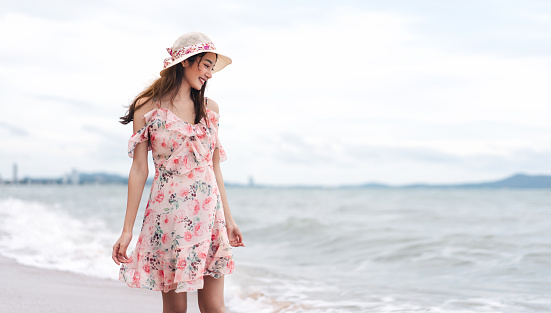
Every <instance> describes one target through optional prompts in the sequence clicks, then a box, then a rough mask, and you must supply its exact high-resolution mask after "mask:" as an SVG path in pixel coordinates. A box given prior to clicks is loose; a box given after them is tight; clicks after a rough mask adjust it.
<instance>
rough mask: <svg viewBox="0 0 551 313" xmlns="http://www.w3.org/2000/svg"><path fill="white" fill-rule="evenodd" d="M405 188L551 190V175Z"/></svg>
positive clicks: (520, 175) (518, 176) (416, 185)
mask: <svg viewBox="0 0 551 313" xmlns="http://www.w3.org/2000/svg"><path fill="white" fill-rule="evenodd" d="M402 187H404V188H551V175H526V174H515V175H513V176H511V177H508V178H505V179H502V180H498V181H493V182H485V183H464V184H453V185H428V184H413V185H405V186H402Z"/></svg>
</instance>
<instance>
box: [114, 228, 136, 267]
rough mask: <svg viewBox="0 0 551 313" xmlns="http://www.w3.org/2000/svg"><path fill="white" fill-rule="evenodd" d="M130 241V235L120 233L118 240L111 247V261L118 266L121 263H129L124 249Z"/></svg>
mask: <svg viewBox="0 0 551 313" xmlns="http://www.w3.org/2000/svg"><path fill="white" fill-rule="evenodd" d="M131 240H132V233H124V232H123V233H122V234H121V236H120V238H119V240H117V242H115V245H114V246H113V261H115V263H117V265H120V264H121V263H128V262H130V260H129V258H128V256H127V255H126V248H128V245H129V244H130V241H131Z"/></svg>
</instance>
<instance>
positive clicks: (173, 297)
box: [161, 290, 187, 313]
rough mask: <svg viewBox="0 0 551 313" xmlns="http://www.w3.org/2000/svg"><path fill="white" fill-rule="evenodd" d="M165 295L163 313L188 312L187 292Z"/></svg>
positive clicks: (166, 293)
mask: <svg viewBox="0 0 551 313" xmlns="http://www.w3.org/2000/svg"><path fill="white" fill-rule="evenodd" d="M161 294H162V295H163V313H186V310H187V292H178V293H176V292H174V290H170V291H169V292H162V291H161Z"/></svg>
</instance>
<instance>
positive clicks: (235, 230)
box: [212, 150, 245, 247]
mask: <svg viewBox="0 0 551 313" xmlns="http://www.w3.org/2000/svg"><path fill="white" fill-rule="evenodd" d="M214 152H215V153H214V156H213V157H212V163H213V164H212V165H213V169H214V175H215V176H216V183H217V184H218V190H219V191H220V198H222V206H223V207H224V216H225V218H226V229H227V230H228V238H229V239H230V245H231V246H232V247H244V246H245V244H244V243H243V235H241V230H239V227H238V226H237V224H236V223H235V221H234V220H233V217H232V215H231V212H230V207H229V205H228V198H227V197H226V188H224V178H223V177H222V171H221V170H220V154H219V153H217V151H216V150H215V151H214Z"/></svg>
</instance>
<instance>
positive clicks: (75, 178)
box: [71, 168, 80, 185]
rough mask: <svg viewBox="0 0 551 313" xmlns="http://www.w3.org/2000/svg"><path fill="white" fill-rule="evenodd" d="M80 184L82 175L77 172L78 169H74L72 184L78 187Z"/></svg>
mask: <svg viewBox="0 0 551 313" xmlns="http://www.w3.org/2000/svg"><path fill="white" fill-rule="evenodd" d="M79 182H80V173H79V172H78V171H77V169H76V168H74V169H73V172H72V173H71V183H72V184H73V185H78V184H79Z"/></svg>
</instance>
